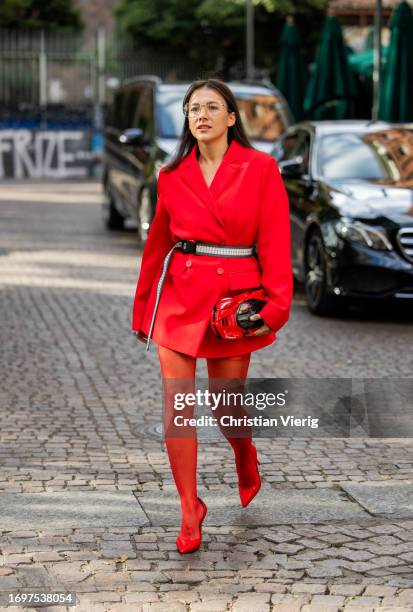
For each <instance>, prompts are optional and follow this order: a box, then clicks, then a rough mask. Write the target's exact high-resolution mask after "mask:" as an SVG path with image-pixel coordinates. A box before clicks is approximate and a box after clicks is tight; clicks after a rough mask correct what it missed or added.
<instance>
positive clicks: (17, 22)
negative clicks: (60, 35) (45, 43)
mask: <svg viewBox="0 0 413 612" xmlns="http://www.w3.org/2000/svg"><path fill="white" fill-rule="evenodd" d="M0 27H2V28H13V29H36V28H47V29H48V30H50V29H66V30H71V31H79V30H81V29H82V28H83V23H82V19H81V16H80V11H79V9H77V8H76V7H75V6H74V3H73V0H1V2H0Z"/></svg>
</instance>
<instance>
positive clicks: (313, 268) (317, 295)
mask: <svg viewBox="0 0 413 612" xmlns="http://www.w3.org/2000/svg"><path fill="white" fill-rule="evenodd" d="M305 295H306V301H307V307H308V309H309V310H310V312H312V313H313V314H317V315H321V316H322V315H328V314H332V313H333V312H334V311H335V310H336V308H337V297H336V296H333V295H329V294H328V293H327V270H326V253H325V248H324V242H323V238H322V236H321V232H320V230H318V229H317V230H313V232H312V233H311V235H310V237H309V239H308V242H307V247H306V251H305Z"/></svg>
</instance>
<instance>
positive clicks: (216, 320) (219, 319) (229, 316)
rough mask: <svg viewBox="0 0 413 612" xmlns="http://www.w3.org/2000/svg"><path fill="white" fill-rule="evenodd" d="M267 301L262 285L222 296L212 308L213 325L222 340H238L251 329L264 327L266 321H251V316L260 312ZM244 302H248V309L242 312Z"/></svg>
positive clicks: (248, 333)
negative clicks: (232, 294)
mask: <svg viewBox="0 0 413 612" xmlns="http://www.w3.org/2000/svg"><path fill="white" fill-rule="evenodd" d="M266 303H267V300H266V295H265V291H264V289H262V288H261V287H260V288H257V289H255V290H252V291H251V289H249V290H248V291H244V292H243V293H239V294H238V295H234V296H232V297H224V298H221V299H220V300H219V301H218V302H217V303H216V304H215V306H214V307H213V309H212V314H211V327H212V329H213V331H214V333H215V334H216V335H217V336H218V338H221V339H222V340H237V339H238V338H242V336H249V335H251V334H250V330H255V329H257V328H259V327H262V325H264V321H263V320H262V319H258V320H257V321H250V319H249V317H250V316H251V315H253V314H256V313H258V312H260V310H262V309H263V308H264V306H265V304H266ZM243 304H248V309H247V308H245V310H244V309H243V310H242V312H241V306H242V305H243Z"/></svg>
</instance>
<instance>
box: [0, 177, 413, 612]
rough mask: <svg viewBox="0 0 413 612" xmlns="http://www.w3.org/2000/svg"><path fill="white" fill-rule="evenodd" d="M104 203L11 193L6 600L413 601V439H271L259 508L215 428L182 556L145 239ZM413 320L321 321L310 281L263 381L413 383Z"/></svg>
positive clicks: (3, 450) (0, 281) (93, 604)
mask: <svg viewBox="0 0 413 612" xmlns="http://www.w3.org/2000/svg"><path fill="white" fill-rule="evenodd" d="M101 197H102V196H101V191H100V185H99V183H97V182H78V183H75V182H73V183H54V184H53V183H34V182H33V183H21V184H18V183H16V184H14V183H9V184H7V183H4V184H3V185H2V186H1V187H0V296H1V311H0V315H1V316H0V334H1V364H0V365H1V372H2V376H1V383H0V385H1V386H0V392H1V403H0V436H1V440H0V462H1V470H0V530H1V539H0V559H1V564H0V594H1V595H2V600H1V603H0V610H6V609H7V610H13V609H20V610H21V609H25V610H40V609H43V608H41V607H30V606H27V607H25V608H22V607H18V608H11V607H7V608H6V595H7V593H9V592H16V591H21V592H24V590H26V591H30V588H31V589H34V588H36V589H39V588H42V589H43V590H49V591H58V590H67V591H71V592H73V593H76V595H77V602H78V603H77V604H76V605H73V606H67V607H66V606H63V605H61V606H49V607H47V608H45V609H46V610H50V611H53V610H73V611H78V610H79V611H85V612H94V611H96V612H97V611H99V612H101V611H102V612H103V611H105V612H106V611H107V612H109V611H110V612H117V611H125V612H126V611H129V610H130V611H133V612H136V611H139V612H140V611H146V610H148V611H149V610H150V611H152V610H153V611H154V612H156V611H159V612H164V611H166V610H167V611H168V612H175V611H176V612H181V611H182V612H184V611H188V612H189V611H190V612H221V611H225V610H232V611H233V612H244V611H250V610H253V611H254V612H267V611H270V610H274V611H276V612H298V611H300V612H342V611H344V612H361V611H363V612H373V611H376V610H391V611H393V612H397V611H398V610H403V611H408V610H410V611H413V490H412V478H413V440H412V439H408V438H403V439H399V438H383V439H377V438H376V439H375V438H330V439H329V438H323V439H322V438H319V439H312V440H310V439H307V438H296V439H293V438H280V439H277V440H274V439H265V438H261V439H258V440H257V448H258V455H259V458H260V460H261V466H260V467H261V474H262V477H263V488H262V491H261V493H260V495H259V496H257V498H256V499H255V500H254V502H253V503H252V504H251V506H249V507H248V508H247V509H245V510H243V509H242V507H241V505H240V504H239V499H238V490H237V477H236V472H235V466H234V460H233V453H232V450H231V448H230V447H229V445H228V444H227V443H226V441H225V440H224V439H223V438H220V439H219V440H215V439H214V440H213V443H208V440H205V439H202V438H201V439H200V444H199V458H198V483H199V491H200V495H201V496H202V498H203V499H205V502H206V504H207V505H208V509H209V512H208V514H207V517H206V520H205V523H204V527H203V543H202V546H201V549H200V550H199V551H197V552H196V553H193V554H191V555H180V554H179V553H178V552H177V551H176V547H175V538H176V535H177V532H178V530H179V526H180V519H179V516H180V514H179V502H178V498H177V495H176V493H175V486H174V483H173V480H172V475H171V473H170V469H169V464H168V461H167V455H166V452H165V448H164V444H163V441H162V435H161V428H160V423H161V415H162V384H161V379H160V371H159V363H158V357H157V350H156V345H155V344H153V345H152V346H151V350H150V351H149V353H147V352H146V351H145V346H144V344H142V343H139V342H137V341H136V340H135V338H134V337H133V335H132V334H131V333H130V320H131V308H132V301H133V295H134V290H135V286H136V280H137V277H138V272H139V261H140V255H141V250H140V248H139V247H138V245H137V239H136V234H135V231H134V230H127V231H125V232H122V233H108V232H107V231H106V230H105V229H104V228H103V226H102V222H101V211H100V203H101ZM412 320H413V317H412V315H411V313H409V312H408V311H407V309H402V308H400V309H398V310H394V311H393V312H391V313H385V312H384V313H383V312H378V311H377V309H375V308H374V309H372V312H371V313H370V314H368V313H366V312H356V311H353V312H349V313H348V314H345V315H340V316H337V317H336V318H331V319H321V318H317V317H313V316H311V315H310V314H309V312H308V310H307V308H306V306H305V304H304V298H303V295H302V294H301V293H300V292H299V291H297V292H296V295H295V298H294V304H293V308H292V312H291V318H290V321H289V323H288V324H287V326H286V327H285V328H284V329H283V330H281V331H280V332H279V335H278V339H277V341H276V343H274V344H273V345H271V346H269V347H266V348H265V349H263V350H261V351H258V352H255V353H253V355H252V358H251V366H250V370H249V376H250V377H274V378H275V377H280V378H282V377H285V378H288V377H304V378H306V377H314V378H323V377H332V378H353V379H358V378H386V377H389V378H390V377H394V378H411V377H412V365H413V360H412ZM197 375H198V376H200V377H205V376H207V371H206V363H205V360H199V361H198V364H197ZM209 442H211V441H209ZM1 606H3V607H1Z"/></svg>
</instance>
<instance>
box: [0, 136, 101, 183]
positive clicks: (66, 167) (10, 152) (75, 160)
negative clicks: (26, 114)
mask: <svg viewBox="0 0 413 612" xmlns="http://www.w3.org/2000/svg"><path fill="white" fill-rule="evenodd" d="M96 161H97V160H96V152H95V151H93V150H92V130H36V129H34V130H30V129H10V130H7V129H0V179H2V178H11V179H13V178H15V179H23V178H31V179H37V178H48V179H52V178H58V179H62V178H74V177H87V176H90V175H91V174H92V170H93V166H94V164H95V162H96Z"/></svg>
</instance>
